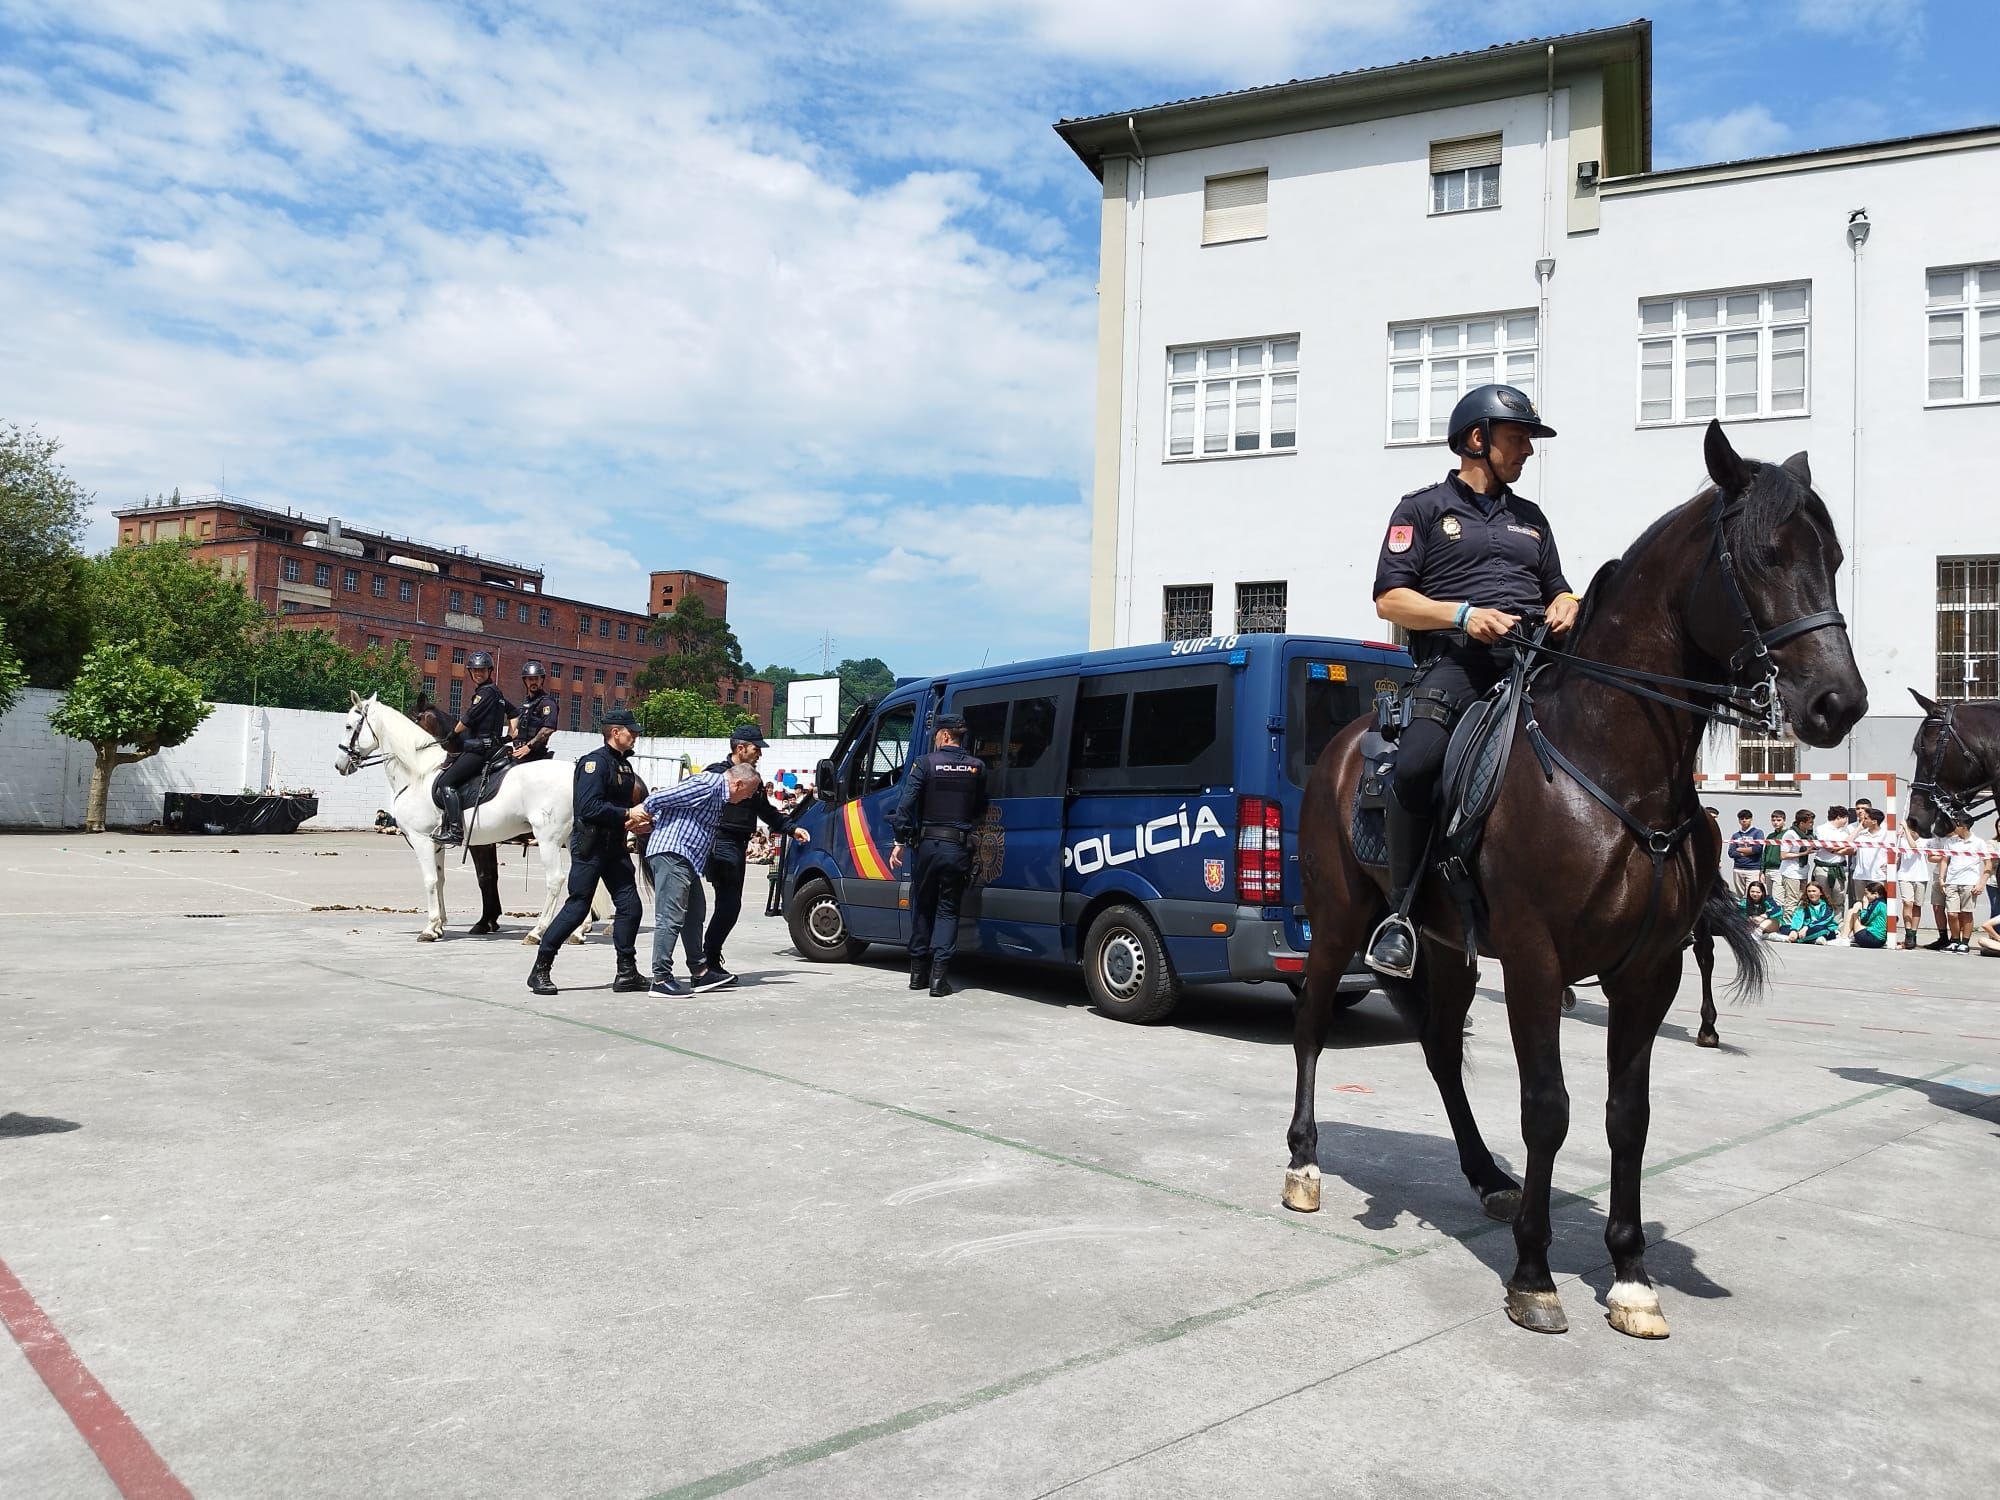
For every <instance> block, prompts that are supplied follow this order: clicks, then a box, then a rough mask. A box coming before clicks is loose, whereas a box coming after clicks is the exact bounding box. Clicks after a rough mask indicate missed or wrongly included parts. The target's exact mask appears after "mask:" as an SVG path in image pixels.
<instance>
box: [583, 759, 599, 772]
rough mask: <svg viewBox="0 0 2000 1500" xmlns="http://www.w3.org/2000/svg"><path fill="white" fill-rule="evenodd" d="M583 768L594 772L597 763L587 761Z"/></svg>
mask: <svg viewBox="0 0 2000 1500" xmlns="http://www.w3.org/2000/svg"><path fill="white" fill-rule="evenodd" d="M583 768H584V770H586V771H595V770H596V769H597V762H596V761H594V760H587V761H585V762H584V763H583Z"/></svg>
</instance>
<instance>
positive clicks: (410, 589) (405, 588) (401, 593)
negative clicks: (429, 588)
mask: <svg viewBox="0 0 2000 1500" xmlns="http://www.w3.org/2000/svg"><path fill="white" fill-rule="evenodd" d="M396 597H397V598H398V599H400V600H401V601H402V602H403V603H405V604H408V603H409V602H410V601H411V600H412V599H414V598H416V597H417V586H416V585H415V584H413V583H411V582H410V580H409V579H407V578H399V579H397V580H396Z"/></svg>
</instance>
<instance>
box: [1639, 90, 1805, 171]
mask: <svg viewBox="0 0 2000 1500" xmlns="http://www.w3.org/2000/svg"><path fill="white" fill-rule="evenodd" d="M1669 136H1670V138H1671V140H1672V143H1673V146H1672V150H1671V151H1670V152H1669V153H1666V157H1665V159H1663V160H1662V162H1661V165H1662V166H1668V165H1682V164H1688V163H1698V162H1720V161H1737V160H1740V159H1742V158H1743V157H1746V156H1769V155H1772V154H1774V153H1776V152H1780V151H1783V150H1784V149H1785V148H1786V147H1787V146H1788V145H1789V144H1790V143H1791V140H1792V129H1791V127H1790V126H1789V125H1787V124H1785V123H1784V121H1782V120H1780V119H1778V118H1776V117H1775V116H1774V115H1772V113H1771V111H1770V110H1768V109H1766V108H1765V107H1764V106H1763V105H1761V104H1746V105H1744V106H1742V107H1741V108H1740V109H1732V110H1730V111H1729V112H1728V113H1727V114H1721V115H1707V116H1704V117H1702V118H1700V119H1694V120H1685V121H1682V122H1681V123H1680V124H1678V125H1675V126H1674V127H1673V129H1672V130H1671V131H1670V132H1669Z"/></svg>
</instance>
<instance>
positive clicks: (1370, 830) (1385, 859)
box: [1347, 787, 1389, 869]
mask: <svg viewBox="0 0 2000 1500" xmlns="http://www.w3.org/2000/svg"><path fill="white" fill-rule="evenodd" d="M1347 837H1348V842H1349V843H1351V844H1353V845H1354V857H1355V858H1356V859H1358V860H1360V861H1361V863H1363V864H1364V865H1369V866H1372V867H1374V868H1377V869H1386V868H1387V867H1388V864H1389V833H1388V829H1387V827H1386V825H1385V821H1384V814H1383V811H1382V809H1381V808H1380V807H1368V806H1366V805H1364V799H1363V797H1362V795H1361V789H1360V788H1359V787H1357V788H1355V792H1354V816H1353V819H1352V820H1351V822H1350V823H1349V825H1348V831H1347Z"/></svg>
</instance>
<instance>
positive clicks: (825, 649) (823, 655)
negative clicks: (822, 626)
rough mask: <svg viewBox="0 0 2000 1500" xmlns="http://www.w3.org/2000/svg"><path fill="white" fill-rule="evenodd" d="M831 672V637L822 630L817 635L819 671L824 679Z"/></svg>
mask: <svg viewBox="0 0 2000 1500" xmlns="http://www.w3.org/2000/svg"><path fill="white" fill-rule="evenodd" d="M832 670H833V636H832V635H831V634H830V633H829V632H827V631H824V630H822V631H821V632H820V633H819V671H820V675H821V676H822V677H824V676H825V675H826V674H827V673H828V672H831V671H832Z"/></svg>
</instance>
